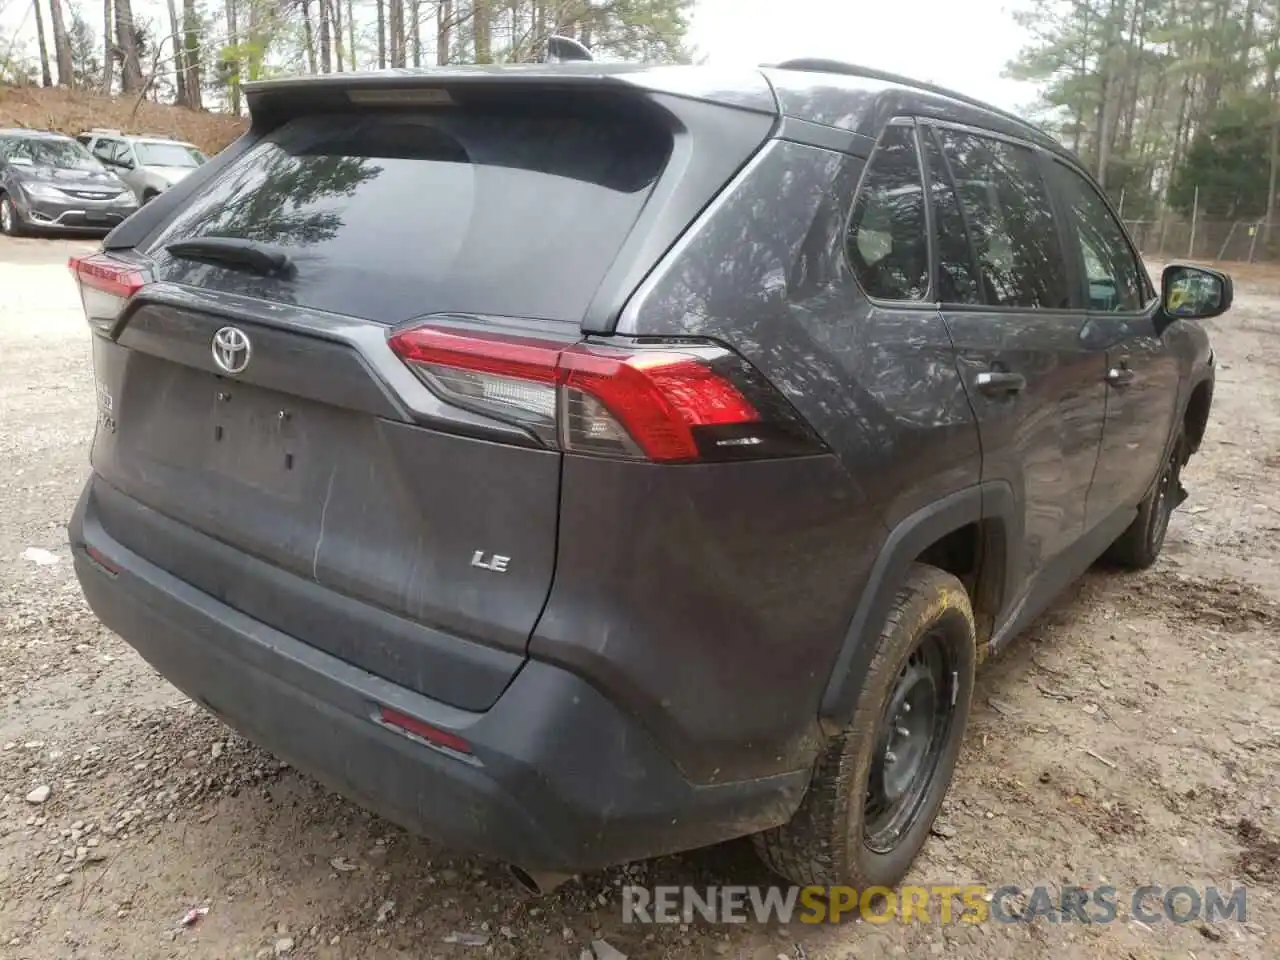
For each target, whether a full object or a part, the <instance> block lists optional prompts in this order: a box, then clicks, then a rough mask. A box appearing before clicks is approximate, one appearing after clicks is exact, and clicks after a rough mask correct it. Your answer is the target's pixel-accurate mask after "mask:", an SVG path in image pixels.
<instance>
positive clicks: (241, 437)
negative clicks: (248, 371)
mask: <svg viewBox="0 0 1280 960" xmlns="http://www.w3.org/2000/svg"><path fill="white" fill-rule="evenodd" d="M211 404H212V405H211V412H210V415H209V426H208V434H207V440H206V442H205V443H206V445H205V450H206V461H205V462H206V465H207V466H208V468H209V469H210V470H212V471H213V472H215V473H217V474H219V475H220V476H223V477H226V478H227V479H229V480H234V481H237V482H239V483H243V484H245V485H247V486H250V487H254V488H255V489H258V490H261V491H263V492H264V493H270V494H272V495H274V496H277V497H284V498H286V499H290V500H296V499H297V498H298V497H299V495H300V493H301V491H302V484H303V475H304V473H305V471H306V469H307V467H308V466H309V462H308V458H307V456H306V450H307V435H306V430H307V426H308V421H309V419H310V418H309V417H308V413H310V411H306V410H303V409H300V406H299V404H298V403H297V402H296V401H295V400H294V398H290V397H288V396H287V395H284V394H276V393H273V392H271V391H267V390H261V389H259V388H257V387H252V386H249V385H247V384H241V383H232V382H221V383H218V384H217V385H216V386H215V387H214V388H213V391H212V397H211Z"/></svg>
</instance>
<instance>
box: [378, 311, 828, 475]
mask: <svg viewBox="0 0 1280 960" xmlns="http://www.w3.org/2000/svg"><path fill="white" fill-rule="evenodd" d="M623 344H624V345H622V346H613V345H612V344H608V345H606V344H601V343H593V342H582V343H575V344H572V345H569V344H565V343H562V342H556V341H551V340H539V339H537V338H531V337H523V336H505V335H501V334H495V333H492V332H489V331H475V330H471V329H463V328H456V327H445V326H442V325H439V324H426V325H422V326H418V327H413V328H411V329H408V330H403V331H401V332H399V333H396V334H394V335H393V336H392V337H391V339H390V345H391V349H392V350H393V351H395V353H396V354H397V355H398V356H400V357H401V358H402V359H403V360H404V361H405V362H406V363H408V364H409V366H410V367H411V368H412V369H413V370H415V371H416V372H417V373H418V374H419V376H420V377H421V378H422V380H423V381H424V382H425V383H426V384H427V385H428V386H429V387H431V388H432V389H433V390H435V392H437V393H438V394H440V395H441V396H442V397H443V398H444V399H446V400H448V401H450V402H452V403H455V404H457V405H459V406H463V407H468V408H472V409H475V410H476V411H478V412H481V413H486V414H489V415H491V416H495V417H499V418H501V419H505V420H509V421H513V422H516V423H519V424H520V425H522V426H524V427H526V428H528V429H529V430H530V431H531V432H533V433H534V434H535V435H536V436H538V437H539V438H540V439H542V440H543V441H544V442H545V443H547V445H549V446H557V447H559V448H561V449H564V450H569V451H573V452H578V453H591V454H596V455H600V456H611V457H623V458H629V459H648V460H654V461H658V462H666V463H672V462H693V461H699V460H726V459H733V460H740V459H747V458H751V459H758V458H763V457H777V456H795V455H799V454H802V453H815V452H819V451H821V450H822V449H823V448H822V445H821V443H820V442H819V441H818V440H817V439H816V437H814V436H813V434H812V432H811V431H810V430H809V429H808V428H807V427H806V426H805V425H804V423H803V422H802V421H801V420H800V418H799V417H798V415H796V413H795V411H794V410H793V409H792V408H791V406H790V404H788V403H787V402H786V400H785V399H783V398H782V397H781V395H779V394H778V393H777V391H776V390H774V389H773V387H772V386H770V385H769V384H768V383H767V381H765V380H764V378H763V377H761V376H760V375H759V374H758V373H757V372H756V371H755V370H754V369H753V368H752V367H751V366H750V365H749V364H747V363H746V361H744V360H743V359H742V358H741V357H739V356H737V355H736V354H735V353H733V352H732V351H730V350H727V349H725V348H724V347H722V346H719V345H717V344H710V343H704V342H696V343H695V342H686V341H681V342H679V343H654V342H652V341H646V342H644V343H639V342H630V341H624V342H623Z"/></svg>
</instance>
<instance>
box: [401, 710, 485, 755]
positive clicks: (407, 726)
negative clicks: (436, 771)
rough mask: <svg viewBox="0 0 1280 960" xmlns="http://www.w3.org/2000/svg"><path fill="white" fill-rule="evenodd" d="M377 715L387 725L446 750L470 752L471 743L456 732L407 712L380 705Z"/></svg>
mask: <svg viewBox="0 0 1280 960" xmlns="http://www.w3.org/2000/svg"><path fill="white" fill-rule="evenodd" d="M378 717H379V719H381V720H382V722H383V723H385V724H387V725H388V726H391V727H398V728H399V729H401V730H403V731H404V732H405V733H410V734H413V736H415V737H418V738H419V739H421V740H426V741H427V742H428V743H431V744H434V745H435V746H437V747H444V748H445V749H446V750H452V751H454V752H455V753H468V754H469V753H470V752H471V744H469V743H467V741H465V740H463V739H462V738H461V737H460V736H458V735H457V734H456V733H450V732H449V731H447V730H441V729H439V728H438V727H433V726H431V724H429V723H424V722H423V721H421V720H419V719H417V718H416V717H411V716H409V715H408V714H407V713H401V712H400V711H399V710H392V709H391V708H390V707H381V708H379V713H378Z"/></svg>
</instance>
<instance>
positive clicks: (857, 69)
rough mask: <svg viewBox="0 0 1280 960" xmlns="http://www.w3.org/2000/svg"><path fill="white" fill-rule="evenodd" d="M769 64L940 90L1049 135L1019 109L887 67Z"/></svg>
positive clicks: (820, 61) (806, 61)
mask: <svg viewBox="0 0 1280 960" xmlns="http://www.w3.org/2000/svg"><path fill="white" fill-rule="evenodd" d="M765 66H766V67H772V68H775V69H778V70H801V71H806V72H809V73H841V74H845V75H846V76H851V77H864V78H866V79H867V80H882V81H884V82H885V83H897V84H901V85H902V86H904V87H914V88H915V89H917V90H924V91H926V92H928V93H936V94H938V95H939V96H943V97H950V98H951V99H952V100H959V101H960V102H961V103H967V104H969V106H971V107H978V108H980V109H982V110H986V111H988V112H989V113H994V114H998V115H999V116H1001V117H1004V118H1005V119H1006V120H1012V121H1013V122H1014V123H1017V124H1019V125H1021V126H1024V127H1029V128H1030V129H1032V130H1035V131H1036V132H1037V133H1039V134H1040V135H1041V136H1045V137H1047V136H1048V134H1046V133H1045V132H1044V131H1043V130H1041V129H1040V128H1039V127H1037V126H1036V125H1035V124H1033V123H1030V122H1029V121H1028V120H1027V119H1026V118H1025V117H1020V116H1018V115H1017V114H1016V113H1010V112H1009V111H1008V110H1002V109H1001V108H1000V107H994V106H992V105H991V104H989V103H986V102H985V101H982V100H979V99H977V98H976V97H969V96H966V95H965V94H963V93H957V92H956V91H954V90H949V89H947V88H946V87H940V86H938V85H937V84H933V83H924V82H923V81H921V80H913V79H912V78H911V77H904V76H903V75H902V74H900V73H890V72H889V71H887V70H876V69H874V68H872V67H862V66H858V64H856V63H845V62H844V61H842V60H827V59H824V58H822V57H798V58H796V59H794V60H784V61H783V62H782V63H769V64H765Z"/></svg>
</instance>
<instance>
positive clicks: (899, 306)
mask: <svg viewBox="0 0 1280 960" xmlns="http://www.w3.org/2000/svg"><path fill="white" fill-rule="evenodd" d="M894 127H909V128H910V130H911V141H912V143H913V144H914V145H915V149H916V171H917V173H918V174H919V176H920V195H921V198H922V208H923V210H924V222H925V227H924V229H925V236H924V240H925V249H926V250H927V251H928V253H927V256H926V260H927V262H928V275H927V276H926V278H925V289H924V296H922V297H921V298H920V299H919V300H887V299H885V298H883V297H874V296H872V295H871V294H870V293H868V292H867V290H866V288H865V287H864V286H863V285H862V281H861V279H859V277H858V270H857V268H856V267H855V266H854V265H853V258H852V257H850V256H849V229H850V227H851V226H852V224H853V215H854V214H855V213H856V212H857V210H858V199H859V198H860V197H861V196H862V188H863V187H864V186H865V185H866V181H867V176H868V174H869V173H870V171H871V165H872V162H873V161H874V160H875V157H876V153H877V152H878V151H879V149H880V143H881V141H882V140H883V139H884V136H885V134H886V133H888V132H889V131H890V130H892V129H893V128H894ZM920 146H921V144H920V132H919V124H918V123H917V122H916V121H915V119H914V118H913V117H909V116H894V117H891V118H890V119H889V121H888V122H887V123H886V124H885V125H884V127H883V128H882V129H881V130H880V135H879V136H878V137H876V141H875V145H874V146H873V147H872V148H871V152H870V153H869V154H868V155H867V159H866V160H865V161H863V165H862V172H861V173H860V174H858V183H857V186H855V187H854V190H853V200H852V202H850V204H849V210H848V212H847V213H846V214H845V216H844V219H843V220H842V221H841V224H842V227H841V231H840V258H841V262H843V263H844V266H845V269H847V270H848V271H849V276H850V277H852V278H853V284H854V286H855V287H857V289H858V292H859V293H860V294H861V295H862V297H863V298H864V299H865V300H866V301H867V302H868V303H870V304H872V305H874V306H877V307H880V308H882V309H885V310H929V311H933V312H937V309H938V303H937V301H936V300H935V299H934V296H933V294H934V289H933V288H934V280H935V277H934V258H935V251H934V243H933V230H932V223H933V220H932V217H933V214H932V209H931V205H930V203H929V196H928V194H929V187H928V181H927V179H926V176H925V166H924V164H925V159H924V153H923V151H922V150H921V149H920Z"/></svg>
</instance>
